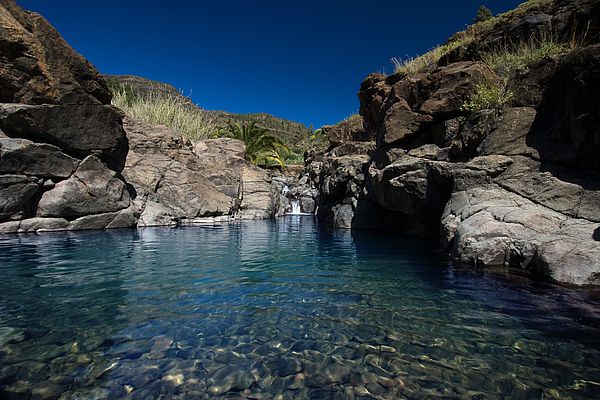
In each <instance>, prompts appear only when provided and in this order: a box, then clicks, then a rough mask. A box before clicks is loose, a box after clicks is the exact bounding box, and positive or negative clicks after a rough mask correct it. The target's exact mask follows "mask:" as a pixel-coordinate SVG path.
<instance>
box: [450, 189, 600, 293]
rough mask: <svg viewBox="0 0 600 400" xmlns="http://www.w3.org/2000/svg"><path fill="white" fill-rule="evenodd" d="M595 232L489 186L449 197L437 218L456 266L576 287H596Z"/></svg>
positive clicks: (599, 278)
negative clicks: (500, 269)
mask: <svg viewBox="0 0 600 400" xmlns="http://www.w3.org/2000/svg"><path fill="white" fill-rule="evenodd" d="M597 229H598V224H597V223H592V222H590V221H586V220H581V219H574V218H571V217H567V216H565V215H564V214H561V213H557V212H555V211H552V210H550V209H548V208H546V207H544V206H540V205H538V204H534V203H532V202H531V201H529V200H527V199H525V198H523V197H521V196H519V195H517V194H515V193H511V192H508V191H506V190H503V189H501V188H498V187H494V186H489V187H480V188H473V189H469V190H466V191H460V192H456V193H454V194H453V195H452V198H451V200H450V201H449V202H448V205H447V206H446V208H445V210H444V215H443V217H442V232H443V239H444V241H443V243H445V244H446V245H448V246H449V247H450V248H451V250H452V254H453V255H454V257H455V258H456V259H457V260H458V261H459V262H461V263H468V264H473V265H482V266H504V267H510V268H521V269H524V270H527V271H529V272H531V273H533V274H536V275H539V276H542V277H545V278H549V279H552V280H555V281H559V282H566V283H573V284H578V285H581V284H598V283H600V242H599V241H596V240H594V232H595V230H597Z"/></svg>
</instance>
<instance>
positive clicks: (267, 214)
mask: <svg viewBox="0 0 600 400" xmlns="http://www.w3.org/2000/svg"><path fill="white" fill-rule="evenodd" d="M124 126H125V130H126V132H127V136H128V137H129V141H130V150H129V155H128V157H127V163H126V165H125V169H124V170H123V177H124V178H125V180H126V181H127V182H128V183H129V184H131V185H132V189H133V192H134V193H135V200H134V203H135V204H136V209H137V210H139V212H140V214H141V215H140V219H139V222H138V226H140V227H143V226H159V225H177V224H179V223H183V224H185V223H194V222H210V221H214V220H215V218H216V220H221V221H223V220H229V219H231V218H234V217H235V218H242V219H255V218H271V217H273V216H274V215H275V214H276V213H277V211H278V203H277V202H278V200H279V192H278V190H277V187H276V186H274V185H272V184H271V178H270V177H269V175H268V173H267V172H266V171H264V170H262V169H260V168H258V167H255V166H254V165H252V164H250V163H249V162H248V161H246V160H245V159H244V154H245V148H244V144H243V143H242V142H241V141H238V140H235V139H228V138H219V139H206V140H200V141H196V142H194V143H191V142H189V141H187V140H185V139H184V138H182V137H181V135H179V134H178V133H177V132H175V131H173V130H171V129H169V128H166V127H164V126H153V125H149V124H146V123H143V122H140V121H131V120H128V119H126V120H125V124H124Z"/></svg>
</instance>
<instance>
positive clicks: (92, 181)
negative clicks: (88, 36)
mask: <svg viewBox="0 0 600 400" xmlns="http://www.w3.org/2000/svg"><path fill="white" fill-rule="evenodd" d="M0 48H1V51H0V54H1V55H0V101H2V104H0V132H1V134H0V193H1V196H0V232H14V231H18V232H28V231H39V230H56V229H80V228H93V227H106V226H109V225H110V226H112V227H122V226H130V225H131V224H130V221H129V220H128V219H127V218H123V217H122V213H123V212H126V210H128V208H129V207H130V202H131V200H130V195H129V193H128V192H127V190H126V185H125V182H124V181H123V180H122V178H121V177H120V172H121V170H122V169H123V166H124V165H125V159H126V156H127V151H128V140H127V137H126V135H125V131H124V130H123V126H122V114H121V112H120V111H119V110H117V109H115V108H113V107H112V106H111V105H110V100H111V95H110V92H109V91H108V89H107V87H106V83H105V82H104V80H103V79H102V78H101V77H100V75H99V74H98V72H97V71H96V70H95V69H94V67H93V66H92V65H91V64H89V63H88V62H87V61H86V60H85V59H83V58H82V57H81V56H80V55H79V54H77V53H76V52H75V51H73V49H72V48H71V47H69V46H68V45H67V44H66V43H65V41H64V40H63V39H62V38H61V37H60V35H59V34H58V33H57V32H56V31H55V30H54V28H52V27H51V26H50V25H49V24H48V22H47V21H46V20H45V19H44V18H42V17H41V16H39V15H37V14H35V13H31V12H27V11H23V10H22V9H20V8H19V7H18V6H16V5H15V3H14V2H13V1H9V0H3V1H1V2H0Z"/></svg>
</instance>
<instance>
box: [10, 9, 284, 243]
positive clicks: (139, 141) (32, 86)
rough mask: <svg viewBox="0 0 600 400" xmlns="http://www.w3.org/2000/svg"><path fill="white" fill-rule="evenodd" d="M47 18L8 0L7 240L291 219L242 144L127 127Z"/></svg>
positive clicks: (101, 84) (100, 81)
mask: <svg viewBox="0 0 600 400" xmlns="http://www.w3.org/2000/svg"><path fill="white" fill-rule="evenodd" d="M110 103H111V92H110V91H109V89H108V87H107V84H106V82H105V80H104V78H103V77H102V76H100V75H99V73H98V72H97V71H96V69H95V68H94V67H93V66H92V65H91V64H90V63H89V62H87V61H86V60H85V59H84V58H83V57H81V56H80V55H79V54H77V53H76V52H75V51H74V50H73V49H72V48H71V47H70V46H69V45H68V44H67V43H66V42H65V41H64V40H63V39H62V38H61V36H60V35H59V34H58V33H57V32H56V30H55V29H54V28H52V26H50V24H48V22H47V21H46V20H45V19H44V18H43V17H41V16H40V15H38V14H35V13H31V12H28V11H24V10H22V9H21V8H19V7H18V6H16V4H15V2H14V1H12V0H0V233H9V232H39V231H44V230H67V229H68V230H75V229H98V228H120V227H134V226H155V225H177V224H179V223H186V222H206V221H207V218H208V221H214V219H215V218H218V219H226V220H228V219H231V218H269V217H272V216H274V215H275V214H276V213H277V212H280V210H279V209H280V205H279V199H280V196H279V191H278V188H277V187H276V186H275V185H273V184H272V182H271V178H270V177H269V175H268V174H267V173H266V172H264V171H263V170H260V169H259V168H256V167H254V166H253V165H251V164H250V163H248V162H247V161H246V160H244V158H243V157H244V146H243V143H241V142H237V141H234V140H229V139H214V140H205V141H197V142H194V143H191V142H189V141H187V140H184V139H183V138H182V137H181V136H180V135H179V134H178V133H177V132H174V131H171V130H169V129H167V128H165V127H157V126H151V125H147V124H144V123H141V122H136V121H130V120H126V121H125V124H124V123H123V118H124V115H123V113H122V112H121V111H120V110H119V109H117V108H115V107H113V106H111V105H110Z"/></svg>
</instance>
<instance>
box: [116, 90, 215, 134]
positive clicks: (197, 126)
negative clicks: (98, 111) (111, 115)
mask: <svg viewBox="0 0 600 400" xmlns="http://www.w3.org/2000/svg"><path fill="white" fill-rule="evenodd" d="M111 90H112V91H113V99H112V104H113V105H114V106H116V107H118V108H120V109H121V110H123V111H124V112H125V114H127V116H129V117H130V118H133V119H138V120H141V121H144V122H147V123H149V124H153V125H165V126H168V127H169V128H172V129H174V130H175V131H177V132H179V133H180V134H181V135H182V136H184V137H186V138H188V139H191V140H197V139H206V138H211V137H215V136H216V134H217V132H218V129H217V126H216V124H215V122H214V120H213V119H212V118H211V117H210V115H209V114H207V113H205V112H203V110H201V109H198V108H195V107H192V106H190V104H189V103H186V102H184V101H183V100H181V99H178V98H176V97H173V96H167V95H164V94H161V93H160V92H149V93H148V94H145V95H143V96H142V95H139V94H137V93H136V92H135V91H134V90H133V89H132V88H131V87H129V86H122V85H121V86H119V85H114V84H113V85H111Z"/></svg>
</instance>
